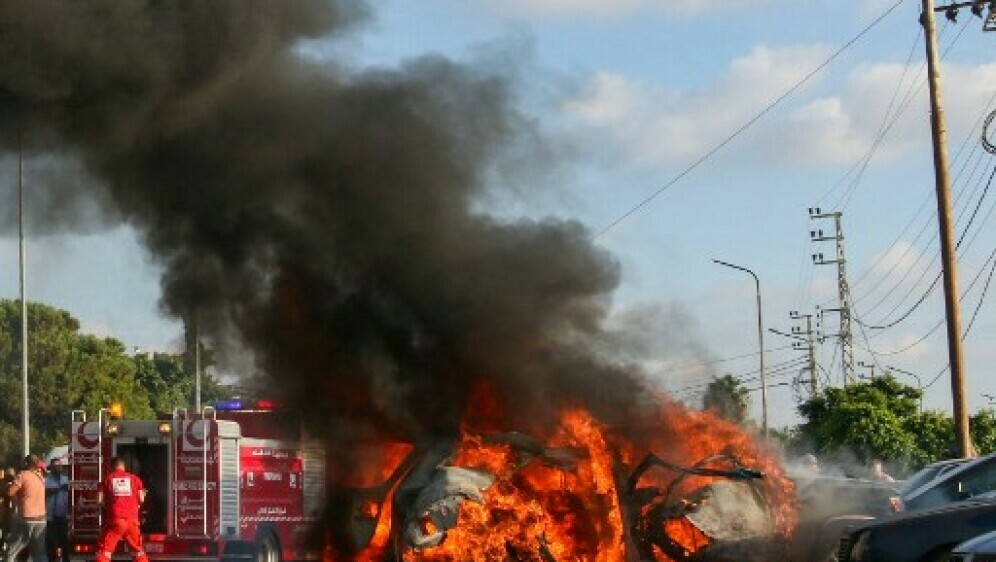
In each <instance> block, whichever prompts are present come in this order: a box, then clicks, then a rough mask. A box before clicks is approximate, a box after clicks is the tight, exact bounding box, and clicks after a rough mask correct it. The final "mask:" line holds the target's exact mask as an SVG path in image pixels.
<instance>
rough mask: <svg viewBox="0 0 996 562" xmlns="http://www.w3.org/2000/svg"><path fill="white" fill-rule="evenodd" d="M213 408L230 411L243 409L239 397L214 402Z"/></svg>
mask: <svg viewBox="0 0 996 562" xmlns="http://www.w3.org/2000/svg"><path fill="white" fill-rule="evenodd" d="M214 409H215V410H217V411H219V412H231V411H233V410H241V409H243V404H242V401H241V400H239V399H237V398H236V399H235V400H222V401H221V402H216V403H215V405H214Z"/></svg>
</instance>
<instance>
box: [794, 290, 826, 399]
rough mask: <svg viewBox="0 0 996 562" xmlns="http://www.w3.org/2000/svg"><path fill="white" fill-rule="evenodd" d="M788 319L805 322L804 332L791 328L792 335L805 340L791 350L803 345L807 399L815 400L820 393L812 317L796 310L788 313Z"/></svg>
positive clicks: (798, 328)
mask: <svg viewBox="0 0 996 562" xmlns="http://www.w3.org/2000/svg"><path fill="white" fill-rule="evenodd" d="M789 318H791V319H792V320H802V319H805V320H806V329H805V331H803V330H802V328H800V327H799V326H792V334H793V335H795V336H798V337H800V338H805V339H804V340H803V341H800V342H794V343H793V344H792V349H803V344H805V349H806V352H807V354H808V359H809V361H808V363H807V367H806V370H807V371H809V397H810V398H816V395H817V394H819V392H820V387H819V375H818V373H817V372H816V338H815V335H816V333H815V332H814V331H813V315H812V314H799V311H798V310H793V311H792V312H789Z"/></svg>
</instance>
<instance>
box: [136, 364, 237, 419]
mask: <svg viewBox="0 0 996 562" xmlns="http://www.w3.org/2000/svg"><path fill="white" fill-rule="evenodd" d="M202 356H205V357H211V355H210V354H202ZM134 361H135V365H136V367H137V370H138V373H137V377H138V379H139V381H140V382H141V384H142V386H143V387H144V388H145V389H146V391H147V392H148V393H149V396H150V399H151V401H152V408H153V409H154V410H155V411H156V412H159V413H161V414H165V413H169V412H172V411H173V409H174V408H193V406H194V397H195V394H196V385H197V380H196V376H195V373H193V372H191V371H190V370H188V368H187V362H186V361H185V358H184V355H183V354H171V353H151V354H149V353H140V354H137V355H135V358H134ZM209 367H210V365H207V366H205V367H204V368H202V373H201V403H202V404H213V403H214V402H217V401H218V400H222V399H225V398H230V397H231V396H230V393H229V392H228V390H227V389H226V388H225V387H224V386H222V385H221V384H220V383H219V382H218V379H217V378H216V377H215V376H214V374H213V373H212V372H211V371H210V370H209Z"/></svg>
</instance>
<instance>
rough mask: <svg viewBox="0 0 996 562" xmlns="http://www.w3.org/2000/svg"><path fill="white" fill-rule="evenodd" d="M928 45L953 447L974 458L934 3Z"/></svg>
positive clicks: (926, 6)
mask: <svg viewBox="0 0 996 562" xmlns="http://www.w3.org/2000/svg"><path fill="white" fill-rule="evenodd" d="M920 22H921V24H923V28H924V33H925V37H926V41H925V42H926V44H927V78H928V83H929V85H930V128H931V132H932V133H933V140H934V142H933V145H934V174H935V179H936V189H937V218H938V226H939V228H940V237H941V259H942V261H943V263H944V309H945V312H946V315H947V334H948V361H949V362H950V364H951V397H952V402H953V408H952V409H953V413H954V422H955V445H956V446H957V447H958V454H959V455H960V456H962V457H969V456H973V455H974V452H973V450H972V441H971V438H970V437H969V433H968V408H967V405H966V399H965V368H964V361H963V354H962V346H961V333H962V332H961V306H960V304H959V302H958V298H959V294H960V293H959V292H958V264H957V260H958V255H957V248H956V247H955V241H954V240H955V236H954V214H953V211H952V205H951V181H950V178H949V176H948V146H947V130H946V125H945V122H944V109H943V108H942V103H941V69H940V61H939V59H938V55H937V26H936V25H935V23H934V0H923V13H922V14H921V15H920Z"/></svg>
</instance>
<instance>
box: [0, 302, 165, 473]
mask: <svg viewBox="0 0 996 562" xmlns="http://www.w3.org/2000/svg"><path fill="white" fill-rule="evenodd" d="M20 323H21V307H20V301H14V300H0V393H2V396H0V406H2V408H0V436H2V437H4V439H3V440H2V441H0V458H2V459H4V460H5V461H6V462H11V461H12V460H14V459H16V458H17V457H19V456H20V452H21V447H22V444H21V439H22V438H23V436H22V435H21V414H22V405H21V400H22V398H21V397H22V386H21V385H22V381H21V344H20V341H19V339H20V338H19V335H20V333H21V330H20ZM135 375H136V367H135V364H134V362H133V361H132V360H131V358H130V357H128V356H127V355H125V354H124V346H123V345H122V344H121V342H119V341H117V340H114V339H112V338H99V337H96V336H92V335H87V334H81V333H80V331H79V321H77V320H76V319H75V318H73V317H72V316H71V315H70V314H69V313H68V312H66V311H63V310H58V309H56V308H53V307H50V306H47V305H43V304H38V303H28V381H29V407H30V413H31V431H32V433H31V444H32V449H33V450H34V451H37V452H44V451H46V450H48V449H49V448H50V447H51V446H53V445H55V444H61V443H64V442H65V441H66V437H65V435H66V431H67V428H68V424H69V421H70V412H71V411H72V410H85V411H86V412H87V414H88V415H90V416H94V415H96V413H97V410H98V409H99V408H101V407H104V406H107V405H108V404H110V403H111V402H120V403H122V405H123V406H124V407H125V409H126V411H127V412H129V413H130V415H134V416H149V415H151V414H152V409H151V407H150V404H149V396H148V393H147V392H146V390H145V389H144V388H143V387H142V385H141V384H139V382H138V381H137V379H136V376H135Z"/></svg>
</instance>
